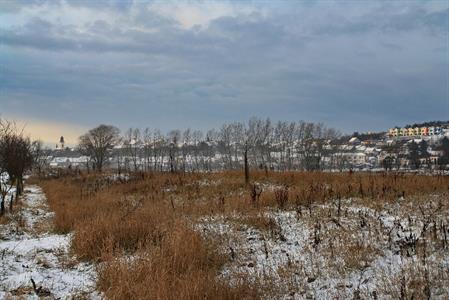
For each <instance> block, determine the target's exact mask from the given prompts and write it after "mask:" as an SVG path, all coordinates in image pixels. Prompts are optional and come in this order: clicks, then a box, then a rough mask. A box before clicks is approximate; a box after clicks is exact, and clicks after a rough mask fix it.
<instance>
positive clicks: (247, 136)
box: [79, 117, 341, 172]
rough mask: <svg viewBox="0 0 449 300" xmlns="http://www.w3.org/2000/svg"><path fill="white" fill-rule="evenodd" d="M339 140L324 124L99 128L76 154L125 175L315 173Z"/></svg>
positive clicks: (85, 137)
mask: <svg viewBox="0 0 449 300" xmlns="http://www.w3.org/2000/svg"><path fill="white" fill-rule="evenodd" d="M340 136H341V133H340V132H339V131H338V130H335V129H333V128H329V127H326V126H325V125H324V124H322V123H312V122H304V121H299V122H286V121H278V122H275V123H273V122H272V121H271V120H270V119H269V118H267V119H261V118H255V117H254V118H251V119H250V120H249V121H248V122H232V123H226V124H223V125H222V126H221V127H220V128H219V129H210V130H207V131H206V132H203V131H200V130H191V129H186V130H183V131H181V130H178V129H177V130H171V131H169V132H168V133H167V134H163V133H162V132H161V131H160V130H159V129H150V128H145V129H139V128H130V129H129V130H127V131H126V132H125V133H124V134H123V135H120V130H119V129H118V128H117V127H115V126H112V125H100V126H98V127H96V128H93V129H91V130H89V131H88V132H87V133H86V134H84V135H82V136H81V137H80V139H79V150H80V152H81V153H83V154H85V155H86V156H88V157H90V161H89V162H90V167H91V168H92V169H95V170H99V171H101V170H102V169H103V167H104V166H105V165H107V164H108V163H110V162H111V157H113V159H114V163H115V164H116V165H115V166H109V167H115V168H117V169H119V170H126V171H150V170H158V171H171V172H177V171H183V172H184V171H204V170H206V171H212V170H217V169H227V170H232V169H240V168H242V167H243V168H244V169H245V170H246V171H248V170H249V168H250V167H257V168H261V169H277V170H299V169H301V170H317V169H320V167H321V158H322V157H323V155H324V154H325V152H326V149H325V147H324V145H325V144H328V143H329V141H332V140H335V139H337V138H338V137H340ZM118 145H120V146H119V147H117V146H118ZM274 153H275V155H273V154H274Z"/></svg>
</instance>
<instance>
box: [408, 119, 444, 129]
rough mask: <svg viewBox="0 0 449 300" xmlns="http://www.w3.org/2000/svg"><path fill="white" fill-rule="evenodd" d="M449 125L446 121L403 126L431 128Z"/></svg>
mask: <svg viewBox="0 0 449 300" xmlns="http://www.w3.org/2000/svg"><path fill="white" fill-rule="evenodd" d="M446 125H449V120H448V121H429V122H423V123H414V124H413V125H409V124H407V125H405V128H410V127H431V126H446Z"/></svg>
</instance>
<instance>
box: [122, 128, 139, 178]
mask: <svg viewBox="0 0 449 300" xmlns="http://www.w3.org/2000/svg"><path fill="white" fill-rule="evenodd" d="M124 146H125V149H126V155H127V157H128V158H129V159H130V160H131V161H132V163H133V167H134V172H137V171H138V170H139V168H140V150H141V146H142V139H141V134H140V130H139V128H130V129H128V131H126V134H125V137H124Z"/></svg>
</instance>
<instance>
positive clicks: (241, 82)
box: [0, 2, 449, 131]
mask: <svg viewBox="0 0 449 300" xmlns="http://www.w3.org/2000/svg"><path fill="white" fill-rule="evenodd" d="M382 3H383V2H382ZM71 5H72V4H71ZM73 5H86V7H89V8H90V9H94V10H102V9H104V8H103V7H98V6H97V5H93V6H92V5H90V4H89V3H77V4H73ZM114 5H115V4H114V3H112V4H108V5H107V9H114V10H117V11H121V13H122V14H123V16H125V17H126V18H123V19H124V20H126V21H123V19H114V20H108V21H96V22H95V20H92V22H90V23H89V24H79V25H80V26H79V27H78V26H74V25H71V26H68V25H62V24H60V23H58V22H56V23H52V22H50V21H48V20H47V19H45V16H42V17H41V18H40V19H32V20H28V23H27V25H25V26H22V27H19V28H17V27H4V28H0V44H2V45H3V46H4V47H2V48H0V64H1V65H2V66H3V67H2V69H1V71H0V90H1V91H2V93H0V104H1V105H2V109H4V110H5V111H7V112H8V111H10V112H12V113H16V114H17V113H23V114H29V115H30V116H34V117H41V118H52V119H55V118H56V119H58V120H61V121H71V122H74V123H76V122H80V123H82V124H83V125H84V124H87V125H96V123H99V122H109V123H116V124H117V125H118V126H123V127H126V126H158V127H162V129H167V128H171V127H176V126H179V127H185V126H192V127H193V126H195V127H202V128H207V127H210V126H216V125H219V124H220V123H221V122H223V121H232V120H233V119H237V120H241V119H244V118H247V117H249V116H252V115H260V116H271V117H272V118H278V119H296V120H297V119H308V120H311V121H325V122H326V123H328V124H330V125H333V126H338V127H340V128H341V129H343V130H347V131H351V130H367V129H385V128H386V127H389V126H393V125H400V124H401V123H400V122H413V121H414V118H415V119H416V118H418V119H422V118H441V117H444V116H446V115H447V113H448V111H445V110H444V109H443V108H444V107H447V105H446V103H448V102H449V100H448V95H447V90H445V88H444V87H445V83H446V78H447V76H448V71H447V67H448V63H449V62H448V61H447V56H446V54H447V52H448V48H447V44H445V41H444V40H443V39H442V34H441V33H444V34H447V30H448V29H447V27H444V26H443V25H444V22H447V19H445V18H444V16H445V14H447V8H445V9H442V10H439V11H434V12H430V13H429V12H427V10H426V9H424V8H422V7H421V6H420V5H419V4H413V5H410V8H408V9H405V10H402V9H401V10H399V9H397V8H395V7H394V6H390V5H387V4H385V5H375V6H373V8H369V9H368V8H364V9H363V11H361V12H359V11H355V12H353V13H351V14H349V13H347V12H346V11H345V10H344V9H340V8H338V7H332V8H327V10H323V12H321V10H322V8H323V3H321V2H316V3H315V4H307V5H305V6H306V7H304V5H302V4H292V3H281V4H279V6H282V5H286V7H285V8H283V9H280V8H278V9H277V10H274V12H272V13H271V11H270V13H268V14H262V13H261V14H257V13H256V14H251V15H239V16H224V17H220V18H217V19H215V20H213V21H211V23H210V24H209V26H207V27H196V28H192V29H183V28H181V27H180V26H179V24H177V23H176V22H175V21H174V20H173V19H169V18H167V17H163V16H160V15H157V14H154V13H150V12H149V11H148V10H144V9H142V10H140V11H139V12H138V13H137V15H134V17H133V18H131V16H130V15H128V10H129V6H128V5H125V6H123V7H122V6H120V5H119V6H114ZM270 5H271V6H276V5H274V4H270ZM287 6H294V7H295V8H296V9H290V8H291V7H287ZM111 7H112V8H111ZM357 9H358V8H357V7H355V10H357ZM307 15H312V16H317V17H319V19H320V21H319V22H316V21H313V20H312V19H311V18H307ZM80 28H82V29H83V30H80ZM429 32H433V33H435V34H428V33H429ZM435 49H440V50H439V51H435ZM18 103H20V105H17V104H18ZM410 103H412V105H410ZM20 107H27V108H28V110H27V111H21V110H20ZM99 111H101V112H102V113H101V114H98V112H99ZM376 118H377V119H381V120H383V122H378V121H376Z"/></svg>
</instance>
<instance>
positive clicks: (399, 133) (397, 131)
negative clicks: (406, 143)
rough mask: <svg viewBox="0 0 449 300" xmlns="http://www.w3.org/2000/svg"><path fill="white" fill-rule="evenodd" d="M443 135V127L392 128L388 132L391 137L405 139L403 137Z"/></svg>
mask: <svg viewBox="0 0 449 300" xmlns="http://www.w3.org/2000/svg"><path fill="white" fill-rule="evenodd" d="M442 133H443V129H442V128H441V127H435V126H430V127H403V128H398V127H395V128H390V129H389V130H388V135H389V136H390V137H403V136H409V137H413V136H433V135H440V134H442Z"/></svg>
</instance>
